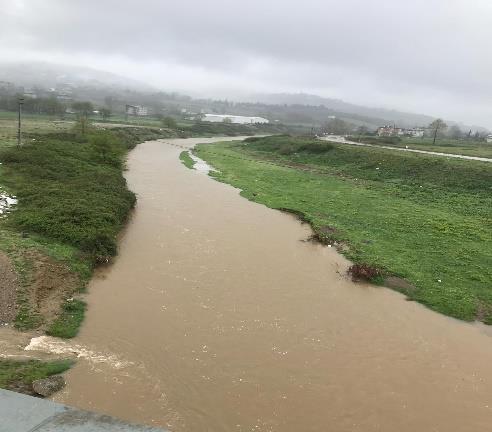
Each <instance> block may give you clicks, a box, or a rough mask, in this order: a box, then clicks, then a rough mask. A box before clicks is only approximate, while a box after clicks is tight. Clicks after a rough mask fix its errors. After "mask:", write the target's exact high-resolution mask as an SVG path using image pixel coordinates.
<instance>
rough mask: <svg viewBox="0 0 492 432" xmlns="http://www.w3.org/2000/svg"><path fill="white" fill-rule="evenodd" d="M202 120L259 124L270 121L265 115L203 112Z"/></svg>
mask: <svg viewBox="0 0 492 432" xmlns="http://www.w3.org/2000/svg"><path fill="white" fill-rule="evenodd" d="M201 118H202V121H206V122H212V123H235V124H259V123H269V120H267V119H266V118H263V117H247V116H239V115H229V114H203V115H202V117H201Z"/></svg>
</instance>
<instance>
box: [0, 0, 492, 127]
mask: <svg viewBox="0 0 492 432" xmlns="http://www.w3.org/2000/svg"><path fill="white" fill-rule="evenodd" d="M0 4H1V7H0V58H5V59H22V60H25V59H35V60H47V61H57V62H63V63H68V64H71V65H77V64H81V65H84V66H92V67H95V68H98V69H103V70H107V71H110V72H114V73H117V74H119V75H124V76H129V77H132V78H136V79H140V80H143V81H145V82H147V83H149V84H152V85H155V86H158V87H159V88H162V89H164V90H181V91H184V92H188V93H190V94H195V95H197V94H200V95H206V96H220V97H226V96H229V98H230V99H231V98H233V97H234V96H237V95H240V94H250V93H255V92H308V93H314V94H319V95H321V96H327V97H334V98H339V99H343V100H345V101H347V102H354V103H360V104H365V105H369V106H382V107H388V108H395V109H403V110H407V111H413V112H418V113H425V114H430V115H435V116H443V117H445V118H449V119H454V120H463V121H465V122H468V123H474V124H480V125H484V126H487V127H489V128H492V54H491V52H490V51H491V43H492V1H491V0H336V1H335V0H303V1H293V0H261V1H260V0H248V1H241V2H239V1H233V0H227V1H226V0H186V1H183V0H174V1H169V0H138V1H134V2H126V1H122V0H0Z"/></svg>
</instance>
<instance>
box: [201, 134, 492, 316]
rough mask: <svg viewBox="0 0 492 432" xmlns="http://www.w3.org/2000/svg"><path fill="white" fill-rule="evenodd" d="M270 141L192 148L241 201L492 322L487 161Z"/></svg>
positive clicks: (445, 305)
mask: <svg viewBox="0 0 492 432" xmlns="http://www.w3.org/2000/svg"><path fill="white" fill-rule="evenodd" d="M320 145H321V144H320V143H319V142H318V141H315V140H312V139H307V138H293V137H288V136H277V137H268V138H252V139H248V140H246V142H243V143H237V142H232V143H219V144H215V145H207V146H199V147H198V149H197V150H196V153H197V155H198V156H199V157H200V158H202V159H204V160H205V161H207V162H209V163H210V164H211V165H213V166H214V167H215V168H217V169H218V170H219V172H218V173H215V172H214V173H213V174H212V175H213V176H214V177H216V178H217V179H218V180H220V181H223V182H226V183H229V184H232V185H233V186H235V187H237V188H239V189H241V190H242V195H243V196H245V197H246V198H248V199H250V200H253V201H257V202H259V203H263V204H265V205H267V206H269V207H271V208H277V209H289V210H290V211H293V212H294V213H297V214H300V215H302V216H303V218H304V219H305V220H307V221H308V222H309V223H310V224H311V225H312V226H313V229H314V231H315V235H316V237H317V238H318V239H319V240H321V241H323V242H325V243H336V244H338V245H342V247H340V250H341V251H342V252H343V253H344V254H346V255H347V256H348V257H349V258H350V259H351V260H353V261H354V262H355V263H358V264H363V265H369V266H370V267H373V268H376V269H380V270H381V272H382V274H383V275H384V276H385V277H387V276H388V275H396V276H398V277H401V278H403V279H405V280H407V281H408V282H410V284H411V285H409V286H407V287H403V288H399V290H400V291H402V292H404V293H405V294H406V295H407V296H408V297H409V298H410V299H412V300H416V301H419V302H421V303H423V304H425V305H427V306H428V307H430V308H432V309H434V310H436V311H439V312H441V313H444V314H447V315H451V316H453V317H457V318H460V319H464V320H474V319H479V320H482V321H484V322H486V323H491V322H492V289H491V288H492V287H491V286H490V281H491V280H492V266H491V263H492V246H491V245H492V224H491V220H492V218H491V213H492V194H491V191H492V169H491V166H490V164H488V163H485V162H484V163H482V162H475V161H460V160H448V159H446V158H443V157H431V156H425V155H419V154H409V153H400V152H393V151H391V150H384V149H375V148H365V147H352V146H344V145H335V144H333V145H331V144H330V147H326V148H321V147H320Z"/></svg>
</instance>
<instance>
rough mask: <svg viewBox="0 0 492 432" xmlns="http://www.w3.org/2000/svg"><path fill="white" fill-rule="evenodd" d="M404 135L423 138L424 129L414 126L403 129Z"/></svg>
mask: <svg viewBox="0 0 492 432" xmlns="http://www.w3.org/2000/svg"><path fill="white" fill-rule="evenodd" d="M404 130H405V135H407V136H411V137H413V138H423V137H424V132H425V131H424V129H422V128H414V129H404Z"/></svg>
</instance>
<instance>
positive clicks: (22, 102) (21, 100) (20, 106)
mask: <svg viewBox="0 0 492 432" xmlns="http://www.w3.org/2000/svg"><path fill="white" fill-rule="evenodd" d="M18 102H19V122H18V128H17V146H18V147H20V146H21V145H22V135H21V126H22V124H21V115H22V105H23V104H24V98H23V97H19V101H18Z"/></svg>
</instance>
